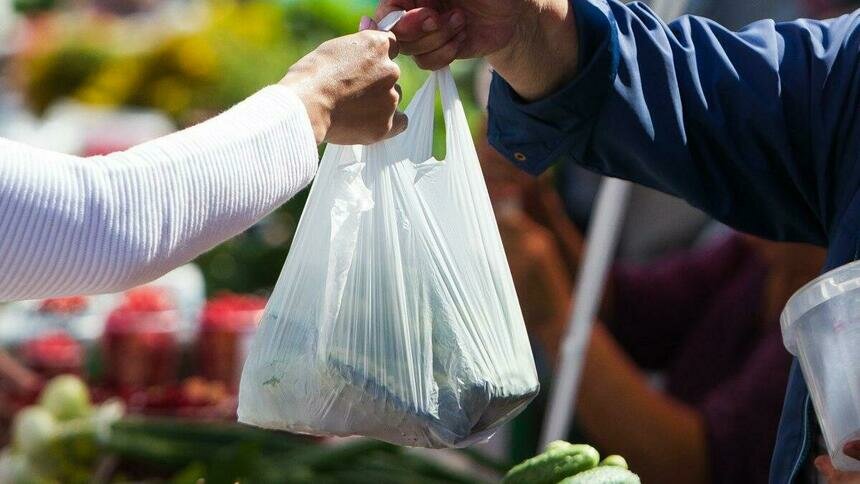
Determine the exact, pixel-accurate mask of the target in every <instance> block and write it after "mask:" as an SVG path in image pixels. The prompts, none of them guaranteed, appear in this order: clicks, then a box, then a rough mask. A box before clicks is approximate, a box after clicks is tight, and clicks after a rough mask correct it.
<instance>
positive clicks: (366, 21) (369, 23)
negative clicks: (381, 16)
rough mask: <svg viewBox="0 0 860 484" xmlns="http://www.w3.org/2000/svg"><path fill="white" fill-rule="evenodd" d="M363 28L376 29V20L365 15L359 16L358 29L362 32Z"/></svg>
mask: <svg viewBox="0 0 860 484" xmlns="http://www.w3.org/2000/svg"><path fill="white" fill-rule="evenodd" d="M364 30H378V27H377V25H376V22H375V21H374V20H373V19H372V18H370V17H368V16H366V15H365V16H363V17H361V22H360V23H359V24H358V31H359V32H362V31H364Z"/></svg>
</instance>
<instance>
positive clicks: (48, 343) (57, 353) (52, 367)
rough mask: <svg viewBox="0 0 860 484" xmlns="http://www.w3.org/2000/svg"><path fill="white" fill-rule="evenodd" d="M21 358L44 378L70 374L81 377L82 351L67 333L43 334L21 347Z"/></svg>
mask: <svg viewBox="0 0 860 484" xmlns="http://www.w3.org/2000/svg"><path fill="white" fill-rule="evenodd" d="M20 354H21V358H22V360H23V361H24V364H26V365H27V366H28V367H30V368H31V369H32V370H34V371H36V372H37V373H39V375H41V376H43V377H45V378H52V377H55V376H58V375H63V374H67V373H72V374H75V375H79V376H80V375H81V370H82V367H83V359H84V351H83V348H82V347H81V345H80V343H78V342H77V341H75V340H74V339H73V338H72V337H71V336H69V335H68V333H66V332H63V331H57V332H52V333H48V334H45V335H43V336H40V337H38V338H36V339H34V340H31V341H28V342H27V343H24V345H23V346H21V349H20Z"/></svg>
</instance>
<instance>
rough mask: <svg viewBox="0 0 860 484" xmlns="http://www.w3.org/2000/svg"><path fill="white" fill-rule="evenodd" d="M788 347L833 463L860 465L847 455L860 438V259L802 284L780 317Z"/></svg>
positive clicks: (858, 467)
mask: <svg viewBox="0 0 860 484" xmlns="http://www.w3.org/2000/svg"><path fill="white" fill-rule="evenodd" d="M780 321H781V324H782V336H783V341H784V343H785V347H786V348H787V349H788V351H790V352H791V353H792V354H793V355H795V356H797V358H798V360H799V361H800V367H801V369H802V370H803V377H804V379H805V380H806V384H807V386H808V387H809V392H810V394H811V395H812V403H813V405H814V406H815V412H816V414H817V415H818V421H819V423H820V424H821V430H822V433H823V434H824V440H825V443H826V444H827V452H828V454H830V457H831V459H832V460H833V464H834V465H835V466H836V467H837V468H839V469H841V470H845V471H860V461H858V460H855V459H853V458H851V457H848V456H846V455H845V454H844V453H843V452H842V448H843V447H844V446H845V444H846V443H847V442H850V441H854V440H860V350H858V349H860V261H858V262H853V263H851V264H847V265H844V266H842V267H839V268H837V269H834V270H832V271H830V272H828V273H826V274H824V275H822V276H820V277H819V278H817V279H815V280H814V281H812V282H810V283H809V284H807V285H806V286H804V287H802V288H801V289H800V290H798V291H797V292H796V293H795V294H794V295H793V296H792V297H791V299H789V301H788V304H786V306H785V309H784V310H783V312H782V317H781V318H780Z"/></svg>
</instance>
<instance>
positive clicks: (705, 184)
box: [489, 0, 860, 483]
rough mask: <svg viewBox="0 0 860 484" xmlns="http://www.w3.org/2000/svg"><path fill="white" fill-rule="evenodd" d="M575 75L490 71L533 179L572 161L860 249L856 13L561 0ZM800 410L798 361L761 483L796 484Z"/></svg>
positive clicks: (497, 130)
mask: <svg viewBox="0 0 860 484" xmlns="http://www.w3.org/2000/svg"><path fill="white" fill-rule="evenodd" d="M571 3H572V5H573V7H574V9H575V13H576V22H577V26H578V29H579V36H580V66H579V74H578V77H577V78H576V79H574V80H573V81H571V82H570V83H569V84H568V85H566V86H563V87H562V88H561V89H560V90H559V91H558V92H556V93H555V94H553V95H550V96H549V97H547V98H545V99H542V100H540V101H537V102H532V103H527V102H524V101H523V100H522V99H521V98H519V97H518V96H517V95H516V93H514V92H513V91H512V89H511V88H510V86H508V85H507V83H505V81H504V80H503V79H501V78H500V77H498V76H496V77H495V78H494V80H493V84H492V87H491V95H490V106H489V113H490V122H489V128H490V133H489V136H490V142H491V143H492V144H493V146H495V147H496V148H497V149H498V150H499V151H500V152H501V153H503V154H505V155H506V156H507V157H508V158H510V159H511V160H512V161H513V162H514V163H516V164H517V165H518V166H519V167H520V168H522V169H523V170H525V171H527V172H529V173H534V174H537V173H540V172H542V171H544V170H546V169H547V168H548V167H549V166H550V165H552V164H554V163H565V162H575V163H579V164H581V165H583V166H585V167H587V168H590V169H592V170H594V171H597V172H599V173H602V174H605V175H609V176H613V177H618V178H624V179H628V180H631V181H634V182H637V183H640V184H643V185H647V186H650V187H652V188H656V189H658V190H662V191H664V192H667V193H670V194H674V195H676V196H679V197H681V198H684V199H685V200H687V201H688V202H689V203H690V204H692V205H694V206H696V207H698V208H700V209H703V210H704V211H706V212H708V213H709V214H711V215H712V216H713V217H715V218H717V219H718V220H720V221H722V222H724V223H726V224H728V225H731V226H733V227H735V228H737V229H739V230H743V231H746V232H750V233H753V234H756V235H759V236H763V237H767V238H770V239H775V240H785V241H797V242H808V243H813V244H818V245H821V246H826V247H828V248H829V254H828V260H827V265H826V267H825V269H831V268H834V267H838V266H840V265H843V264H845V263H848V262H851V261H853V260H855V259H857V258H858V254H860V197H858V187H860V12H857V13H854V14H852V15H846V16H843V17H840V18H838V19H834V20H829V21H810V20H798V21H794V22H786V23H774V22H772V21H767V20H765V21H761V22H757V23H754V24H752V25H750V26H749V27H747V28H745V29H743V30H742V31H740V32H731V31H729V30H727V29H725V28H723V27H721V26H720V25H718V24H716V23H714V22H711V21H709V20H707V19H703V18H697V17H691V16H687V17H682V18H680V19H678V20H676V21H674V22H672V23H670V24H668V25H667V24H665V23H663V22H662V21H661V20H660V19H659V18H658V17H657V16H656V15H654V13H653V12H652V11H651V10H649V9H648V7H646V6H645V5H642V4H640V3H633V4H627V5H624V4H622V3H621V2H618V1H614V0H609V1H606V0H571ZM811 419H814V414H813V413H812V408H811V404H810V401H809V397H808V393H807V389H806V385H805V383H804V381H803V377H802V375H801V373H800V370H799V367H798V366H797V364H796V362H795V365H794V368H793V370H792V375H791V379H790V382H789V386H788V390H787V394H786V400H785V404H784V407H783V416H782V422H781V424H780V431H779V435H778V438H777V444H776V449H775V453H774V456H773V462H772V466H771V482H773V483H787V482H797V481H798V480H800V479H801V478H802V475H803V467H804V466H805V465H806V463H807V462H808V457H809V453H810V449H811V444H812V440H813V438H814V436H813V435H812V431H811V429H812V423H813V421H812V420H811Z"/></svg>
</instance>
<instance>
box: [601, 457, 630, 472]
mask: <svg viewBox="0 0 860 484" xmlns="http://www.w3.org/2000/svg"><path fill="white" fill-rule="evenodd" d="M600 465H601V466H604V467H605V466H611V467H620V468H622V469H629V468H630V467H628V466H627V460H626V459H624V457H621V456H620V455H610V456H609V457H607V458H605V459H603V460H602V461H600Z"/></svg>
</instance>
